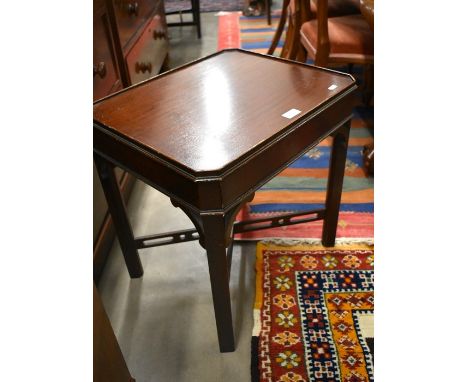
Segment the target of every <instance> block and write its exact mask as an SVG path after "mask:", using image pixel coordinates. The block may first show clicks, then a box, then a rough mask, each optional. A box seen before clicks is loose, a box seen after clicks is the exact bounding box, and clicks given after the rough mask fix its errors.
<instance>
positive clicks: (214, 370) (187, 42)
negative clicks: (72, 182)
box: [98, 13, 255, 382]
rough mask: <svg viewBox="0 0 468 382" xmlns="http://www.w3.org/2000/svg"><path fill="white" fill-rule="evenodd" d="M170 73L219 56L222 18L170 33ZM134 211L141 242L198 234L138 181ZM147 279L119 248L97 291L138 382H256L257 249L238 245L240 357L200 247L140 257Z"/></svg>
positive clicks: (235, 301)
mask: <svg viewBox="0 0 468 382" xmlns="http://www.w3.org/2000/svg"><path fill="white" fill-rule="evenodd" d="M169 32H170V42H171V47H170V66H171V67H175V66H178V65H181V64H183V63H185V62H188V61H192V60H194V59H196V58H199V57H202V56H205V55H207V54H210V53H213V52H215V51H216V45H217V17H216V16H215V14H214V13H206V14H202V34H203V38H202V39H201V40H198V39H197V37H196V31H195V27H191V26H189V27H183V28H181V27H172V28H171V29H170V30H169ZM128 212H129V215H130V219H131V221H132V223H133V227H134V231H135V234H136V235H142V234H149V233H157V232H164V231H170V230H173V229H179V228H188V227H192V224H191V222H190V220H189V219H188V218H187V217H186V216H185V215H184V214H183V213H182V212H181V211H180V210H179V209H175V208H174V207H173V206H172V205H171V203H170V201H169V199H168V198H167V197H165V196H164V195H162V194H160V193H159V192H158V191H156V190H154V189H152V188H150V187H149V186H146V185H144V184H143V183H141V182H137V183H136V185H135V188H134V190H133V193H132V196H131V198H130V202H129V205H128ZM140 253H141V258H142V262H143V267H144V270H145V274H144V276H143V277H142V278H141V279H134V280H131V279H130V277H129V276H128V273H127V270H126V268H125V264H124V262H123V258H122V254H121V251H120V247H119V245H118V243H117V242H115V243H114V246H113V249H112V252H111V254H110V257H109V260H108V263H107V266H106V269H105V271H104V273H103V275H102V278H101V281H100V283H99V285H98V288H99V291H100V293H101V296H102V300H103V303H104V306H105V308H106V311H107V313H108V315H109V318H110V320H111V323H112V326H113V328H114V331H115V333H116V336H117V339H118V341H119V344H120V346H121V348H122V352H123V354H124V357H125V359H126V361H127V364H128V367H129V369H130V372H131V374H132V375H133V377H134V378H136V380H137V382H147V381H158V382H159V381H164V382H166V381H169V382H172V381H174V382H184V381H190V382H199V381H200V382H219V381H223V382H231V381H232V382H234V381H236V382H237V381H249V380H250V338H251V331H252V325H253V317H252V305H253V298H254V288H255V283H254V278H255V272H254V260H255V244H254V243H247V244H236V245H235V247H234V253H233V264H232V273H231V296H232V305H233V317H234V323H235V324H234V325H235V332H236V338H237V349H236V351H235V352H233V353H227V354H221V353H219V350H218V341H217V335H216V326H215V320H214V312H213V305H212V298H211V290H210V283H209V275H208V265H207V261H206V255H205V253H204V250H203V249H202V248H201V247H200V245H199V244H198V242H196V241H194V242H189V243H183V244H175V245H171V246H163V247H156V248H152V249H146V250H143V251H140Z"/></svg>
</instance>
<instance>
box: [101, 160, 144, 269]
mask: <svg viewBox="0 0 468 382" xmlns="http://www.w3.org/2000/svg"><path fill="white" fill-rule="evenodd" d="M94 162H95V163H96V168H97V173H98V175H99V179H100V180H101V185H102V189H103V191H104V196H105V197H106V200H107V206H108V207H109V213H110V215H111V217H112V222H113V223H114V227H115V231H116V233H117V237H118V239H119V242H120V247H121V248H122V253H123V256H124V259H125V264H126V265H127V270H128V273H129V274H130V277H131V278H137V277H141V276H143V266H142V265H141V261H140V256H139V255H138V250H137V247H136V245H135V237H134V236H133V230H132V226H131V225H130V221H129V219H128V216H127V210H126V208H125V203H124V201H123V198H122V193H121V192H120V187H119V184H118V182H117V179H116V177H115V173H114V166H113V165H112V164H111V163H110V162H108V161H107V160H105V159H104V158H102V157H101V156H99V155H97V154H94Z"/></svg>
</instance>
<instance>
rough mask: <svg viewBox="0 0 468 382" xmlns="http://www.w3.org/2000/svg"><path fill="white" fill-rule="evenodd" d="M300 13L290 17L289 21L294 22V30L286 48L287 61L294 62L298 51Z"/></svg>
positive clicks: (298, 11) (299, 42) (299, 43)
mask: <svg viewBox="0 0 468 382" xmlns="http://www.w3.org/2000/svg"><path fill="white" fill-rule="evenodd" d="M301 12H302V11H301V10H297V11H296V13H295V14H294V15H293V17H291V20H294V23H293V25H294V28H293V30H292V35H291V44H290V46H289V48H288V53H287V55H286V58H287V59H289V60H295V59H296V56H297V52H298V49H299V45H301V41H300V31H301V25H302V21H303V20H302V13H301Z"/></svg>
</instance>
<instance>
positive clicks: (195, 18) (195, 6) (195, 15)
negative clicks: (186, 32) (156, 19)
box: [166, 0, 201, 38]
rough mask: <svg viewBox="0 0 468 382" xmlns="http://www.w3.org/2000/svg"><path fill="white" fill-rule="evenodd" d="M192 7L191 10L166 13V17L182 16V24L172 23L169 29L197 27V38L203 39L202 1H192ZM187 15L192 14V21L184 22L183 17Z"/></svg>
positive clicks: (169, 24)
mask: <svg viewBox="0 0 468 382" xmlns="http://www.w3.org/2000/svg"><path fill="white" fill-rule="evenodd" d="M190 2H191V5H192V7H191V8H190V9H182V10H180V11H170V12H166V15H167V16H169V15H180V22H170V23H168V24H167V26H169V27H182V26H187V25H195V26H196V27H197V36H198V38H201V21H200V0H190ZM186 13H191V14H192V21H183V20H182V15H183V14H186Z"/></svg>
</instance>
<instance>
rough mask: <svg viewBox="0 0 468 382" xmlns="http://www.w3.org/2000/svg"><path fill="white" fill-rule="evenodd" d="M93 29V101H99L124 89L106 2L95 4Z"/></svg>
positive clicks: (96, 2) (99, 1)
mask: <svg viewBox="0 0 468 382" xmlns="http://www.w3.org/2000/svg"><path fill="white" fill-rule="evenodd" d="M93 28H94V29H93V99H94V100H97V99H99V98H102V97H104V96H106V95H108V94H110V93H113V92H115V91H117V90H119V89H120V88H121V87H122V85H121V82H120V80H119V75H118V74H119V72H118V69H117V62H116V60H115V55H114V48H113V45H112V39H111V35H110V27H109V20H108V16H107V12H106V8H105V4H104V1H101V0H98V1H95V2H94V12H93Z"/></svg>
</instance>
